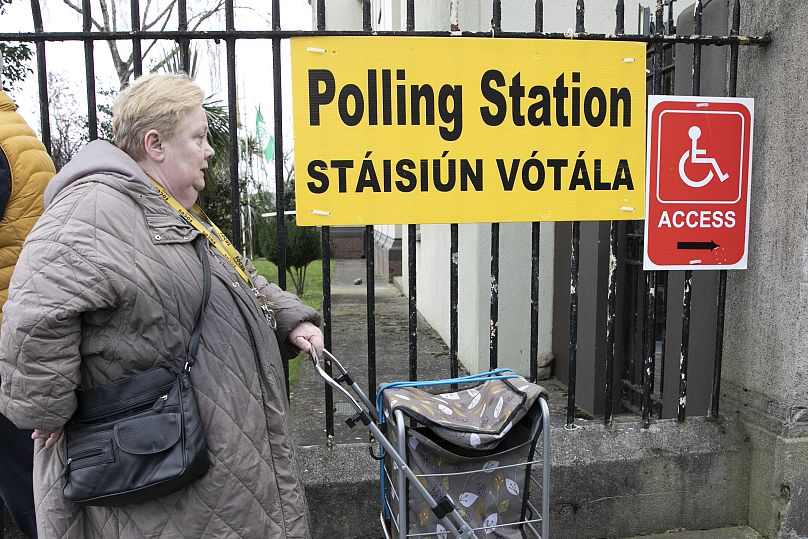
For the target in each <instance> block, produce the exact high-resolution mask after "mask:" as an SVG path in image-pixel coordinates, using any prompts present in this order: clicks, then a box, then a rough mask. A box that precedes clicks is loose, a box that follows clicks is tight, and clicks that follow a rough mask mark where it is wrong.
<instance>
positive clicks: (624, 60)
mask: <svg viewBox="0 0 808 539" xmlns="http://www.w3.org/2000/svg"><path fill="white" fill-rule="evenodd" d="M623 63H624V64H633V63H634V58H623Z"/></svg>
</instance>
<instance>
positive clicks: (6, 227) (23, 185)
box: [0, 91, 56, 322]
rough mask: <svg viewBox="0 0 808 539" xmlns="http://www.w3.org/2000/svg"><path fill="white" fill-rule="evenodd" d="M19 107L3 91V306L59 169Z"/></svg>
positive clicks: (0, 126) (0, 115) (0, 248)
mask: <svg viewBox="0 0 808 539" xmlns="http://www.w3.org/2000/svg"><path fill="white" fill-rule="evenodd" d="M16 110H17V105H15V104H14V102H13V101H12V100H11V98H10V97H9V96H8V95H6V94H5V93H4V92H2V91H0V309H2V307H3V305H4V304H5V302H6V298H7V297H8V284H9V281H10V280H11V274H12V273H13V272H14V265H15V264H16V263H17V257H19V256H20V250H21V249H22V244H23V242H24V241H25V237H26V236H27V235H28V233H29V232H30V231H31V228H32V227H33V226H34V223H36V221H37V219H39V216H40V215H41V214H42V210H43V202H42V193H43V192H44V191H45V186H46V185H47V183H48V181H49V180H50V179H51V177H52V176H53V174H54V173H55V172H56V170H55V169H54V167H53V161H51V158H50V156H49V155H48V153H47V152H46V151H45V146H44V145H43V144H42V143H41V142H40V141H39V139H38V138H37V137H36V134H35V133H34V131H33V130H32V129H31V128H30V127H28V124H26V123H25V120H23V119H22V116H20V115H19V114H17V112H16ZM2 319H3V315H2V312H1V311H0V322H2Z"/></svg>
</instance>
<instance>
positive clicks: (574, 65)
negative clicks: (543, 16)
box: [291, 36, 646, 225]
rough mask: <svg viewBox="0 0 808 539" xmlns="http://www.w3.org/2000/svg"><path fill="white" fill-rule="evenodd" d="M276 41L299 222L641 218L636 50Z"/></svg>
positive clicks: (552, 43) (439, 41) (640, 53)
mask: <svg viewBox="0 0 808 539" xmlns="http://www.w3.org/2000/svg"><path fill="white" fill-rule="evenodd" d="M291 41H292V44H291V47H292V89H293V106H294V134H295V198H296V202H297V221H298V223H299V224H301V225H357V224H384V223H472V222H505V221H572V220H623V219H642V218H644V208H645V203H644V199H645V181H644V178H645V108H646V95H645V46H644V44H642V43H627V42H602V41H601V42H594V41H588V42H587V41H573V40H569V41H566V40H565V41H559V40H538V39H537V40H531V39H486V38H457V39H450V38H428V37H373V36H367V37H295V38H292V40H291Z"/></svg>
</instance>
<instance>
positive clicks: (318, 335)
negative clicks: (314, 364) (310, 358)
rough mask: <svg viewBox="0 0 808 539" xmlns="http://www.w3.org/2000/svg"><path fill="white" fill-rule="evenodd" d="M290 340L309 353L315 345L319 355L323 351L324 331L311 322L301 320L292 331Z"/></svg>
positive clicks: (318, 355)
mask: <svg viewBox="0 0 808 539" xmlns="http://www.w3.org/2000/svg"><path fill="white" fill-rule="evenodd" d="M289 342H290V343H292V344H294V345H295V346H297V347H298V348H300V349H301V350H303V351H304V352H309V353H310V349H311V347H312V346H313V347H314V351H315V353H316V354H317V357H320V356H321V355H322V353H323V346H324V344H323V332H322V331H321V330H320V328H318V327H317V326H315V325H314V324H312V323H311V322H301V323H300V324H298V325H297V327H296V328H295V329H293V330H292V331H290V332H289Z"/></svg>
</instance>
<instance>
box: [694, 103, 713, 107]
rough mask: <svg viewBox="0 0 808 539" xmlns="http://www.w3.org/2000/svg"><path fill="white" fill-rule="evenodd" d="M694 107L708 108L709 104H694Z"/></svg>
mask: <svg viewBox="0 0 808 539" xmlns="http://www.w3.org/2000/svg"><path fill="white" fill-rule="evenodd" d="M696 106H697V107H709V106H710V104H709V103H696Z"/></svg>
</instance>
